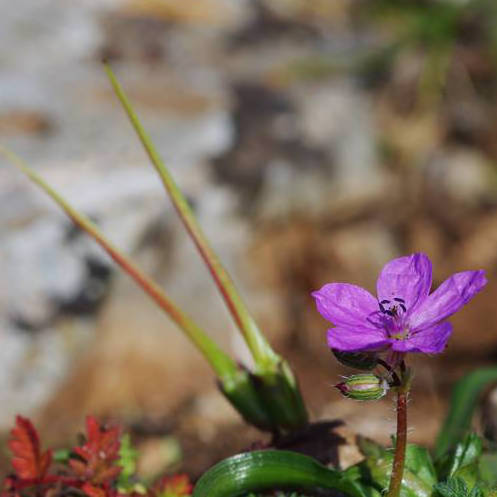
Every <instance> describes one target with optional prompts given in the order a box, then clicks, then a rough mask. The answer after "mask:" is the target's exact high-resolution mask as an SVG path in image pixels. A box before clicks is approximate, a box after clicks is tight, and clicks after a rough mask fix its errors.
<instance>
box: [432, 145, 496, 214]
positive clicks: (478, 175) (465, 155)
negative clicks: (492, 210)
mask: <svg viewBox="0 0 497 497" xmlns="http://www.w3.org/2000/svg"><path fill="white" fill-rule="evenodd" d="M437 155H438V156H435V157H434V158H433V159H432V162H431V164H429V165H428V174H429V175H430V185H431V186H432V188H438V189H439V190H441V192H442V194H446V195H447V196H448V198H449V199H451V200H452V201H453V202H455V203H456V204H457V205H459V206H460V207H463V208H474V207H477V206H479V205H481V204H485V203H488V202H490V201H492V200H493V199H495V198H496V196H497V173H496V170H495V166H494V164H492V163H491V162H490V161H489V160H487V159H486V158H485V157H484V156H483V155H482V154H481V153H479V152H477V151H474V150H472V149H469V148H467V149H465V148H453V149H448V150H446V151H445V152H444V153H439V154H437Z"/></svg>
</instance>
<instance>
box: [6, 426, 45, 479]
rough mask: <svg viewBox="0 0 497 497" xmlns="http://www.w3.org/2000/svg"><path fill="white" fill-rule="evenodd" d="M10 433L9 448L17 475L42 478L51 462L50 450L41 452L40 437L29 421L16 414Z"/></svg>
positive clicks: (23, 477)
mask: <svg viewBox="0 0 497 497" xmlns="http://www.w3.org/2000/svg"><path fill="white" fill-rule="evenodd" d="M10 434H11V437H12V438H11V439H10V440H9V448H10V450H11V451H12V454H13V458H12V466H13V467H14V469H15V471H16V474H17V476H18V477H19V478H22V479H27V480H41V479H43V477H44V476H45V474H46V472H47V470H48V467H49V466H50V463H51V462H52V451H51V450H47V451H46V452H44V453H43V454H42V453H41V450H40V439H39V438H38V433H37V432H36V430H35V428H34V426H33V425H32V423H31V421H30V420H29V419H27V418H23V417H22V416H17V417H16V426H15V427H14V428H13V429H12V431H11V432H10Z"/></svg>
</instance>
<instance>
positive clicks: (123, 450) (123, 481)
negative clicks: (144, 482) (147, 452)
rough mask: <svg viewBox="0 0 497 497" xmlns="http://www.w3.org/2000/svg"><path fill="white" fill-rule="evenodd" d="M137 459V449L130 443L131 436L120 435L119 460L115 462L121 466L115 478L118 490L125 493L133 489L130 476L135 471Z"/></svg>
mask: <svg viewBox="0 0 497 497" xmlns="http://www.w3.org/2000/svg"><path fill="white" fill-rule="evenodd" d="M137 459H138V451H137V450H136V449H135V448H134V447H133V446H132V445H131V437H130V436H129V434H128V433H125V434H124V435H123V436H122V437H121V445H120V447H119V460H118V461H117V464H118V465H119V466H121V468H122V469H121V473H120V474H119V477H118V480H117V487H118V489H119V492H121V493H126V492H129V491H131V490H132V489H133V487H134V482H132V481H131V480H130V478H131V477H132V476H133V475H134V474H135V472H136V461H137Z"/></svg>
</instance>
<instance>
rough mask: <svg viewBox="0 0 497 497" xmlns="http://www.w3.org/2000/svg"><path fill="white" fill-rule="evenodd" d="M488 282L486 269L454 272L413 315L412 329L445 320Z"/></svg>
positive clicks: (426, 326) (410, 321) (418, 328)
mask: <svg viewBox="0 0 497 497" xmlns="http://www.w3.org/2000/svg"><path fill="white" fill-rule="evenodd" d="M486 284H487V278H485V271H464V272H462V273H456V274H453V275H452V276H451V277H450V278H448V279H447V280H445V281H444V282H443V283H442V284H441V285H440V286H439V287H438V288H437V289H436V290H435V291H434V292H433V293H432V294H431V295H430V296H429V297H428V298H427V299H425V300H424V302H423V303H422V304H421V305H420V306H419V307H418V308H417V309H416V312H414V313H413V314H412V315H411V317H410V319H409V325H410V328H411V330H422V329H424V328H429V327H431V326H433V325H434V324H436V323H439V322H440V321H443V320H444V319H446V318H447V317H449V316H450V315H452V314H454V313H455V312H457V311H458V310H459V309H460V308H461V307H462V306H463V305H465V304H467V303H468V302H469V301H470V300H471V299H472V298H473V297H474V296H475V295H476V294H477V293H478V292H479V291H480V290H481V289H482V288H483V287H484V286H485V285H486Z"/></svg>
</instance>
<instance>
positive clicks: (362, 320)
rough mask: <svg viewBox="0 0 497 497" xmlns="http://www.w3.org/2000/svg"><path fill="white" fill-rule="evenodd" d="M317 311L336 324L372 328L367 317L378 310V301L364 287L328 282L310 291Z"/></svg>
mask: <svg viewBox="0 0 497 497" xmlns="http://www.w3.org/2000/svg"><path fill="white" fill-rule="evenodd" d="M312 296H313V297H314V298H315V299H316V306H317V308H318V311H319V313H320V314H321V316H323V317H324V318H325V319H327V320H328V321H330V322H331V323H333V324H335V325H337V326H359V327H369V326H371V328H374V326H373V325H370V324H369V323H368V321H367V319H368V317H369V316H371V315H373V314H376V313H377V312H378V302H377V301H376V299H375V298H374V297H373V296H372V295H371V294H370V293H369V292H368V291H367V290H364V288H361V287H360V286H356V285H350V284H348V283H329V284H327V285H324V286H323V287H322V288H321V290H318V291H316V292H312Z"/></svg>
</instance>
